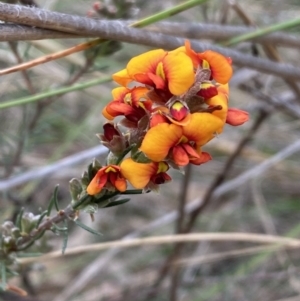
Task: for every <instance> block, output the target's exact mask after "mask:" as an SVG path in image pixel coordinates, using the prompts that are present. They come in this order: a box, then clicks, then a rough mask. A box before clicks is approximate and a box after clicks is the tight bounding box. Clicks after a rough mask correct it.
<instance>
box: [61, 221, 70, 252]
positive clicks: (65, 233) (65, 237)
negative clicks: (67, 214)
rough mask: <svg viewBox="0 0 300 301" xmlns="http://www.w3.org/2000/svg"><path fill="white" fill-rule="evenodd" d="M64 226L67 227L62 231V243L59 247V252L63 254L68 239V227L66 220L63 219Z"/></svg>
mask: <svg viewBox="0 0 300 301" xmlns="http://www.w3.org/2000/svg"><path fill="white" fill-rule="evenodd" d="M64 227H65V228H66V229H67V230H66V231H64V232H63V245H62V248H61V253H62V254H65V251H66V248H67V245H68V239H69V231H68V230H69V228H68V223H67V221H66V220H64Z"/></svg>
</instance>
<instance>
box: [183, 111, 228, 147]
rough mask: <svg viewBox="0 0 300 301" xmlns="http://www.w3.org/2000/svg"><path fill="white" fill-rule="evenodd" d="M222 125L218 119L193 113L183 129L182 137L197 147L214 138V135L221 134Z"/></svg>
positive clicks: (204, 114) (207, 114) (206, 114)
mask: <svg viewBox="0 0 300 301" xmlns="http://www.w3.org/2000/svg"><path fill="white" fill-rule="evenodd" d="M223 125H224V122H222V120H221V119H220V118H218V117H216V116H214V115H212V114H210V113H206V112H203V113H194V114H192V119H191V121H190V123H189V124H188V125H186V126H185V127H183V135H184V136H186V137H187V138H188V139H189V140H190V141H195V142H196V144H197V146H198V147H199V146H202V145H204V144H206V143H207V142H208V141H209V140H211V139H212V138H214V136H215V134H216V133H221V132H222V129H223Z"/></svg>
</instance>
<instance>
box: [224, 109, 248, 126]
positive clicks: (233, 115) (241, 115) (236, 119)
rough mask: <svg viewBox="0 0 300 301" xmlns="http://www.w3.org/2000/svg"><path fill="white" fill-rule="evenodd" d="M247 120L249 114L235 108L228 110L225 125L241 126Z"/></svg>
mask: <svg viewBox="0 0 300 301" xmlns="http://www.w3.org/2000/svg"><path fill="white" fill-rule="evenodd" d="M248 120H249V113H248V112H246V111H242V110H239V109H235V108H229V110H228V112H227V118H226V123H228V124H230V125H232V126H238V125H242V124H243V123H245V122H246V121H248Z"/></svg>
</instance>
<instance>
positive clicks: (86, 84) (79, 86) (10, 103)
mask: <svg viewBox="0 0 300 301" xmlns="http://www.w3.org/2000/svg"><path fill="white" fill-rule="evenodd" d="M109 81H111V76H107V77H102V78H97V79H94V80H91V81H88V82H84V83H81V84H77V85H73V86H71V87H64V88H60V89H56V90H50V91H46V92H42V93H39V94H36V95H33V96H26V97H22V98H19V99H15V100H9V101H6V102H4V103H0V109H6V108H11V107H15V106H19V105H24V104H27V103H30V102H35V101H38V100H41V99H44V98H47V97H51V96H55V95H61V94H66V93H69V92H72V91H76V90H83V89H86V88H89V87H92V86H96V85H99V84H103V83H107V82H109Z"/></svg>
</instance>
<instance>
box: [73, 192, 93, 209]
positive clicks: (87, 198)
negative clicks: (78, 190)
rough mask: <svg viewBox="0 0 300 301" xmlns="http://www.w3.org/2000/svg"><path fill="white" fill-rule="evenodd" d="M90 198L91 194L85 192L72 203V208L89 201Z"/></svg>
mask: <svg viewBox="0 0 300 301" xmlns="http://www.w3.org/2000/svg"><path fill="white" fill-rule="evenodd" d="M91 199H92V196H90V195H88V194H85V195H84V196H82V197H81V198H80V199H79V200H78V201H77V202H76V203H74V205H72V208H73V209H74V210H76V209H77V208H79V207H80V206H82V205H83V204H84V203H88V202H90V201H91Z"/></svg>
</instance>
